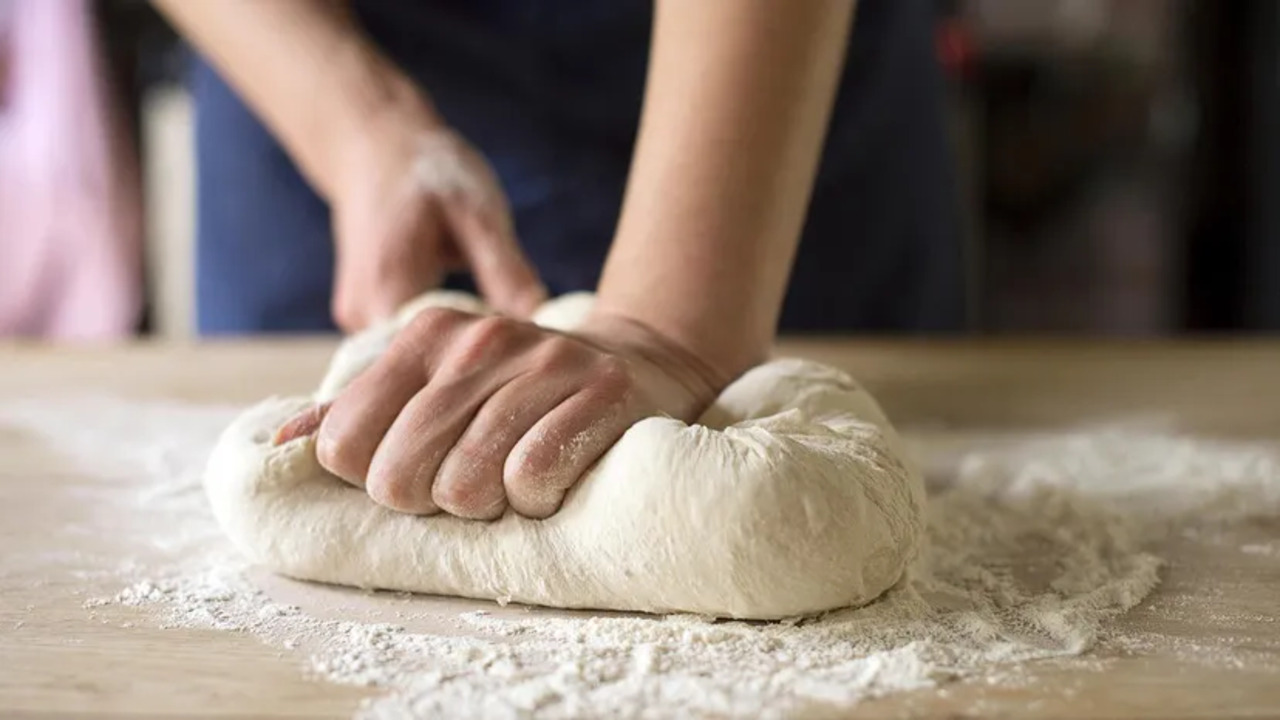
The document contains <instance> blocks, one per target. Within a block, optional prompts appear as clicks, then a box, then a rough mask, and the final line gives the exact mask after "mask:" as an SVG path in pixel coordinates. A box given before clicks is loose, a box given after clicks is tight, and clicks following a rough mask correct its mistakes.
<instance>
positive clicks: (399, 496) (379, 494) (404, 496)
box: [365, 473, 425, 512]
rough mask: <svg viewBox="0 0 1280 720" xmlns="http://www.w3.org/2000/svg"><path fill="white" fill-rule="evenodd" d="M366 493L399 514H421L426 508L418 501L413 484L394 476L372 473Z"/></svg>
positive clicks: (366, 484)
mask: <svg viewBox="0 0 1280 720" xmlns="http://www.w3.org/2000/svg"><path fill="white" fill-rule="evenodd" d="M365 492H367V493H368V494H369V497H370V498H371V499H372V500H373V501H374V502H376V503H378V504H379V505H382V506H384V507H387V508H390V509H392V510H395V511H397V512H419V511H421V510H424V509H425V508H423V507H421V505H420V503H418V502H417V501H416V493H415V492H414V488H413V484H412V483H410V482H407V481H405V480H404V479H401V478H397V477H396V476H394V475H388V474H383V473H376V474H375V473H370V475H369V479H368V481H367V482H366V483H365Z"/></svg>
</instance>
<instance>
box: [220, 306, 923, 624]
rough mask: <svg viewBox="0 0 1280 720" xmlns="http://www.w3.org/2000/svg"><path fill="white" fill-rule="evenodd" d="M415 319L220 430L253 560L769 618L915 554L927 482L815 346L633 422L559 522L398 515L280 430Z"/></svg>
mask: <svg viewBox="0 0 1280 720" xmlns="http://www.w3.org/2000/svg"><path fill="white" fill-rule="evenodd" d="M439 298H440V296H438V295H432V296H428V297H427V298H424V299H423V300H421V301H419V303H418V305H417V306H418V309H421V307H425V306H428V305H430V304H434V303H436V302H438V301H439ZM453 300H456V298H453V299H452V300H451V301H450V302H452V301H453ZM589 306H590V298H589V297H587V298H585V299H584V298H582V297H570V298H568V299H564V300H561V301H559V302H555V301H553V302H552V303H549V304H548V306H547V307H545V308H543V310H542V311H540V312H539V313H538V319H539V320H540V321H541V322H544V323H546V324H548V325H555V326H557V327H560V328H569V327H572V326H573V324H574V323H576V322H577V320H578V319H580V318H581V317H583V316H584V315H585V312H586V310H587V309H588V308H589ZM409 317H410V314H409V313H404V314H402V315H401V316H400V317H399V318H398V319H397V320H396V321H395V323H393V324H392V325H391V326H389V327H381V328H374V329H372V330H369V331H366V332H365V333H362V334H360V335H357V336H355V337H353V338H351V339H350V340H348V341H347V343H345V344H344V346H343V347H342V348H341V349H340V350H339V351H338V353H337V355H336V356H335V358H334V363H333V367H332V368H331V369H330V371H329V374H328V376H327V377H326V378H325V382H324V383H323V384H322V386H321V389H320V391H319V392H318V393H317V396H316V398H286V399H271V400H267V401H265V402H263V403H261V404H259V405H257V406H256V407H253V408H251V409H249V410H248V411H247V412H245V413H244V414H243V415H242V416H241V417H239V418H238V419H237V420H236V421H235V422H234V423H233V424H232V425H231V426H230V427H229V428H227V430H226V431H225V432H224V433H223V435H222V438H221V439H220V440H219V442H218V445H217V447H216V448H215V449H214V452H213V455H212V457H211V458H210V460H209V466H208V469H207V472H206V476H205V484H206V488H207V490H208V492H209V497H210V500H211V502H212V505H213V509H214V512H215V514H216V515H217V517H218V520H219V521H220V522H221V524H222V526H223V528H224V529H225V531H226V532H227V534H228V535H229V536H230V537H231V539H232V540H233V541H234V542H235V543H236V544H237V545H238V546H239V547H240V549H241V550H242V551H243V552H244V553H246V554H247V555H248V556H249V557H250V558H251V559H252V560H253V561H255V562H257V563H260V564H263V565H265V566H267V567H269V568H271V569H273V570H275V571H276V572H280V573H283V574H285V575H289V576H292V577H296V578H302V579H306V580H317V581H322V582H329V583H337V584H343V585H355V586H359V587H368V588H384V589H394V590H411V591H415V592H423V593H432V594H439V595H460V596H465V597H474V598H486V599H497V600H502V601H505V600H513V601H516V602H524V603H531V604H538V605H549V606H554V607H565V608H598V609H612V610H632V611H646V612H690V613H699V614H706V615H714V616H720V617H734V618H757V619H776V618H784V617H793V616H799V615H807V614H812V613H817V612H821V611H824V610H830V609H833V608H839V607H845V606H850V605H860V604H864V603H867V602H870V601H871V600H873V599H875V598H876V597H877V596H879V595H880V594H881V593H883V592H884V591H885V590H887V589H888V588H889V587H891V586H892V585H893V584H894V583H896V582H897V581H898V580H899V579H900V578H901V577H902V576H903V574H904V573H905V571H906V568H907V566H908V564H909V563H910V561H911V560H912V559H913V558H914V557H915V555H916V553H917V551H918V548H919V546H920V543H921V542H922V537H923V531H924V488H923V484H922V482H921V480H920V478H919V475H918V474H917V473H916V472H914V470H913V469H911V468H910V467H909V466H908V464H907V463H906V462H905V461H904V458H903V454H902V451H901V447H900V443H899V440H898V438H897V436H896V434H895V433H894V431H893V428H892V427H891V426H890V425H889V422H888V421H887V420H886V419H885V417H884V415H883V413H881V411H880V408H879V407H878V406H877V405H876V403H875V401H874V400H873V399H872V398H871V397H870V395H868V394H867V393H866V392H865V391H864V390H862V389H861V388H860V387H859V386H858V385H857V384H856V383H855V382H854V381H853V380H852V379H850V378H849V377H848V376H846V375H845V374H843V373H841V372H840V371H838V370H835V369H833V368H830V367H826V366H824V365H820V364H817V363H813V362H808V361H803V360H776V361H773V362H769V363H766V364H764V365H761V366H759V367H757V368H755V369H753V370H751V371H750V372H748V373H746V374H745V375H743V376H742V377H741V378H739V379H738V380H737V381H735V382H734V383H733V384H731V385H730V386H729V387H728V388H726V389H725V391H724V392H723V393H722V394H721V395H720V397H719V398H718V399H717V400H716V402H715V403H714V405H713V406H712V407H711V408H710V409H709V410H707V412H706V413H705V414H704V415H703V417H702V418H701V419H700V421H699V423H698V424H695V425H687V424H685V423H683V422H680V421H677V420H673V419H670V418H661V417H654V418H648V419H646V420H642V421H640V422H638V423H636V424H635V425H634V426H632V427H631V429H630V430H628V431H627V433H626V434H625V435H624V436H623V437H622V439H621V440H619V441H618V443H617V444H616V445H614V447H613V448H612V449H611V450H610V451H609V452H608V453H606V454H605V456H604V457H603V458H601V460H600V461H599V462H598V463H597V464H596V465H595V467H593V468H592V470H591V471H590V472H588V473H587V475H586V476H585V477H584V478H583V479H582V481H581V482H580V483H579V484H578V485H577V486H576V487H575V488H574V489H573V490H572V491H571V492H570V494H569V496H568V497H567V498H566V501H565V504H564V506H563V507H562V508H561V510H560V511H559V512H558V513H556V515H554V516H553V517H551V518H550V519H547V520H529V519H526V518H523V517H520V516H518V515H515V514H513V513H510V512H508V514H506V515H505V516H503V517H502V518H501V519H499V520H497V521H495V522H491V523H485V522H479V521H472V520H462V519H459V518H455V517H451V516H446V515H438V516H434V517H417V516H411V515H403V514H398V513H395V512H393V511H391V510H388V509H386V508H383V507H381V506H379V505H377V504H375V503H374V502H373V501H372V500H370V499H369V497H368V496H367V495H365V493H364V492H363V491H361V490H359V489H357V488H354V487H352V486H350V485H347V484H346V483H344V482H342V481H341V480H339V479H338V478H336V477H334V476H333V475H330V474H329V473H328V472H326V471H325V470H324V469H323V468H321V467H320V465H319V464H318V463H317V461H316V457H315V445H314V441H313V439H312V438H300V439H298V440H295V441H293V442H290V443H287V444H285V445H283V446H281V447H274V446H272V445H271V441H270V438H271V436H272V434H273V433H274V431H275V429H276V428H277V427H278V426H279V425H280V424H281V423H283V422H284V421H285V420H286V419H288V418H289V417H290V416H292V415H293V414H294V413H296V412H298V411H300V410H301V409H303V408H305V407H306V406H307V405H308V404H310V403H312V402H314V401H315V400H316V399H324V398H327V397H332V395H333V394H335V393H336V392H338V391H339V390H340V389H341V387H342V386H343V385H345V383H346V382H348V381H349V380H350V379H351V378H353V377H354V376H355V375H356V374H358V373H359V371H360V370H361V369H362V368H363V367H364V366H365V365H367V364H368V363H370V362H372V361H373V359H375V358H376V357H377V354H378V352H381V349H382V348H385V346H386V343H387V342H389V341H390V338H391V337H392V336H393V335H394V332H395V329H396V327H398V326H399V325H400V324H402V323H404V322H407V321H408V319H409Z"/></svg>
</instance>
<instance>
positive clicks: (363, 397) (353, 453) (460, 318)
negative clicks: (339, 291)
mask: <svg viewBox="0 0 1280 720" xmlns="http://www.w3.org/2000/svg"><path fill="white" fill-rule="evenodd" d="M471 317H472V316H470V315H468V314H466V313H462V312H458V311H456V310H448V309H444V308H430V309H427V310H424V311H423V312H421V313H419V314H418V316H417V317H416V318H414V320H413V321H412V322H411V323H409V324H408V325H407V326H406V327H405V328H404V329H403V330H401V332H400V333H399V334H398V335H397V336H396V339H395V340H394V341H393V342H392V343H391V347H389V348H388V349H387V352H386V353H384V354H383V356H382V357H381V358H379V359H378V360H377V362H375V363H374V364H373V365H372V366H370V367H369V369H368V370H366V371H364V372H363V373H361V374H360V375H358V376H356V379H355V380H353V381H352V382H351V384H350V385H348V386H347V387H346V389H345V390H343V392H342V393H341V394H340V395H339V396H338V397H337V398H336V399H335V400H334V401H333V403H332V405H331V407H330V408H329V411H328V412H327V413H326V414H325V416H324V419H323V421H322V422H321V423H320V428H319V431H318V433H317V435H316V458H317V459H318V460H319V461H320V465H321V466H322V467H324V468H325V469H326V470H328V471H329V472H331V473H333V474H334V475H337V476H338V477H340V478H342V479H343V480H346V481H347V482H349V483H351V484H352V485H356V486H363V485H364V480H365V476H366V475H367V474H368V472H369V464H370V462H371V461H372V459H373V454H374V452H375V451H376V450H377V449H378V444H379V443H381V442H382V438H383V436H384V435H386V433H387V430H388V429H389V428H390V427H391V424H392V423H393V422H395V419H396V417H397V416H398V415H399V414H400V412H401V411H402V410H403V409H404V407H405V405H406V404H408V402H409V400H410V399H412V398H413V397H414V395H416V394H417V393H418V391H419V390H421V389H422V387H423V386H424V385H425V384H426V383H427V380H428V379H429V376H430V374H431V371H432V369H433V367H434V365H435V364H436V363H437V361H438V355H439V353H440V348H444V347H448V345H449V339H450V338H451V337H452V336H453V335H455V334H456V333H458V332H459V331H460V330H461V329H462V328H463V327H464V326H465V325H466V324H467V323H468V321H469V319H470V318H471Z"/></svg>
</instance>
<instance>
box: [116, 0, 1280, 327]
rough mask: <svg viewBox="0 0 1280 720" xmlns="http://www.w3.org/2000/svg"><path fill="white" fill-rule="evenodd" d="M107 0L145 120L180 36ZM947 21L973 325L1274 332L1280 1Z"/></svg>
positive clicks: (994, 2) (125, 0) (1018, 6)
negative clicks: (146, 107) (148, 99)
mask: <svg viewBox="0 0 1280 720" xmlns="http://www.w3.org/2000/svg"><path fill="white" fill-rule="evenodd" d="M99 3H100V4H99V13H98V22H99V25H100V28H101V33H102V37H103V38H104V40H105V43H106V47H107V50H108V53H109V55H110V60H111V65H112V68H113V72H114V76H115V82H116V87H117V89H118V90H119V92H120V93H121V95H122V96H123V98H124V105H125V107H126V108H127V109H128V110H130V112H131V115H132V118H133V122H134V127H135V132H137V130H138V128H139V127H140V125H139V122H140V121H139V118H140V117H141V116H142V114H143V110H142V109H143V107H144V104H145V100H146V97H147V96H148V93H150V92H152V91H154V90H155V89H156V88H161V87H166V86H176V85H178V84H180V83H181V80H182V75H183V69H184V65H185V63H184V58H185V54H184V50H183V49H182V47H181V46H180V45H179V44H178V43H177V42H176V40H175V38H174V36H173V34H172V32H170V31H169V29H168V28H167V27H166V26H165V24H164V23H163V21H161V20H160V19H159V18H158V17H157V16H156V14H155V13H154V11H153V10H152V9H151V8H150V7H149V6H148V5H147V4H146V3H145V2H144V1H143V0H99ZM938 38H939V42H938V52H939V58H940V60H941V61H942V62H943V63H944V65H945V66H946V69H947V72H948V77H949V78H950V85H951V87H950V94H951V105H952V111H953V117H952V119H953V121H954V122H953V127H954V129H955V147H956V153H957V157H958V159H959V161H960V166H961V170H962V173H961V175H962V177H963V178H965V183H964V185H965V186H964V188H963V195H964V197H963V200H964V202H965V206H966V208H967V210H968V228H967V230H968V232H967V233H966V234H967V241H966V242H967V243H968V251H969V252H968V256H969V258H970V261H971V262H970V277H969V287H970V290H971V300H972V302H971V305H972V318H971V326H972V328H973V330H974V331H976V332H982V333H1027V332H1032V333H1055V334H1062V333H1087V334H1107V335H1160V334H1171V333H1183V332H1200V333H1202V332H1216V331H1248V332H1270V331H1273V330H1280V134H1277V132H1276V131H1277V129H1280V56H1278V55H1277V47H1278V44H1280V5H1278V4H1277V3H1276V2H1274V1H1273V0H986V1H982V0H971V1H966V0H952V1H950V2H939V3H938ZM140 146H141V147H143V152H144V153H145V152H146V147H145V145H144V144H143V145H140Z"/></svg>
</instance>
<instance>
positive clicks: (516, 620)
mask: <svg viewBox="0 0 1280 720" xmlns="http://www.w3.org/2000/svg"><path fill="white" fill-rule="evenodd" d="M233 413H234V411H233V410H231V409H227V408H208V407H190V406H178V405H166V404H160V403H150V404H139V403H125V402H123V401H115V400H109V399H100V400H95V401H83V400H77V401H74V402H73V401H67V402H65V403H59V402H50V401H41V402H31V403H22V404H11V405H9V406H4V407H0V423H4V424H6V425H13V426H17V427H19V428H20V429H23V430H26V431H29V432H34V433H37V434H39V435H42V436H44V437H45V438H46V439H47V440H49V441H52V440H53V439H54V438H55V437H56V438H57V442H58V443H59V445H58V447H59V450H60V452H62V453H64V454H66V455H68V456H70V457H71V458H73V459H77V460H79V461H81V462H82V464H83V465H84V468H85V469H86V470H89V471H91V472H92V474H93V476H94V477H95V482H97V481H98V480H100V481H101V483H102V485H103V492H102V493H101V494H100V495H98V496H96V497H97V499H98V502H99V509H98V510H97V511H96V514H95V515H94V517H93V518H92V520H91V522H90V524H92V523H98V524H99V525H100V526H101V529H102V530H109V531H110V533H109V534H111V535H112V536H113V537H119V538H120V540H119V542H120V543H121V548H120V552H118V553H116V554H115V555H114V556H113V557H115V560H114V562H115V563H117V565H115V566H114V567H113V569H112V571H113V572H114V573H115V575H114V576H113V577H115V578H117V582H118V581H119V580H124V581H125V582H128V583H129V584H128V585H127V586H126V587H125V588H124V589H123V590H121V591H119V593H117V594H116V595H114V596H109V597H104V598H90V599H88V600H86V601H85V603H84V605H85V607H86V608H87V611H88V612H90V613H96V612H101V611H102V610H103V608H104V607H105V606H109V605H129V606H145V607H147V608H150V609H152V611H153V612H155V617H156V619H157V621H158V622H159V623H160V624H162V625H164V626H172V627H198V628H217V629H224V630H233V631H241V632H249V633H252V634H254V635H255V636H257V637H260V638H261V639H262V640H263V641H264V642H266V643H269V644H271V645H273V646H275V647H278V648H281V649H282V650H285V651H290V652H297V653H299V654H300V655H302V656H305V657H306V658H307V661H306V662H307V666H308V668H309V671H310V672H311V673H313V674H314V675H316V676H318V677H320V678H324V679H327V680H330V681H334V682H340V683H349V684H355V685H361V686H370V687H376V688H380V689H382V690H383V692H382V693H380V694H378V695H377V696H375V697H373V698H372V699H370V700H368V701H367V702H366V703H365V704H364V705H363V706H362V708H361V710H360V711H359V715H360V717H365V718H403V717H438V716H444V715H448V716H450V717H499V718H500V717H512V718H516V717H528V716H532V715H536V716H538V717H548V718H559V717H582V716H592V717H612V716H629V717H637V718H645V717H670V716H675V715H679V716H713V717H794V716H814V715H816V716H825V715H827V714H833V713H838V712H839V711H840V710H842V709H847V708H848V707H850V706H852V705H855V704H857V703H858V702H860V701H862V700H865V699H868V698H872V697H876V696H880V695H884V694H887V693H892V692H896V691H901V690H909V689H914V688H922V687H933V686H937V685H940V684H943V683H947V682H950V681H953V680H957V679H962V678H980V679H984V680H986V681H988V682H992V683H1012V682H1016V681H1017V676H1018V664H1019V663H1021V662H1023V661H1028V660H1034V659H1047V658H1064V657H1072V656H1075V655H1078V654H1080V653H1082V652H1084V651H1086V650H1088V649H1089V648H1090V647H1093V646H1094V645H1095V644H1096V643H1098V642H1099V640H1100V638H1101V637H1103V636H1104V635H1105V623H1106V621H1107V620H1108V619H1110V618H1112V617H1114V616H1116V615H1118V614H1120V613H1123V612H1124V611H1126V610H1128V609H1130V608H1132V607H1133V606H1135V605H1136V604H1137V603H1139V602H1140V601H1141V600H1142V599H1143V598H1144V597H1145V596H1146V595H1147V594H1148V593H1149V592H1150V591H1151V589H1152V588H1153V587H1154V586H1155V585H1156V584H1157V582H1158V571H1159V567H1160V560H1159V559H1158V558H1156V557H1155V556H1153V555H1151V554H1149V552H1148V551H1147V549H1148V548H1150V547H1151V546H1152V545H1153V544H1154V543H1156V542H1158V541H1160V540H1162V539H1165V538H1167V537H1170V536H1172V535H1177V536H1181V537H1185V536H1186V533H1187V531H1188V529H1189V528H1191V529H1200V530H1203V531H1206V532H1208V531H1211V530H1212V529H1213V528H1215V527H1216V528H1220V527H1225V526H1229V525H1232V524H1236V523H1241V522H1245V521H1248V520H1249V519H1251V518H1274V517H1276V516H1280V456H1277V455H1275V454H1273V453H1272V452H1270V451H1268V450H1266V449H1264V448H1262V447H1260V446H1255V445H1244V444H1228V443H1217V442H1207V441H1198V440H1193V439H1187V438H1182V437H1178V436H1175V435H1171V434H1161V433H1150V432H1139V431H1133V430H1123V429H1120V430H1117V429H1106V428H1103V429H1096V430H1091V431H1084V432H1077V433H1071V434H1062V435H1046V436H1041V437H1032V436H1026V437H1022V438H1020V439H1018V440H1016V441H1010V442H1006V443H1002V444H1000V445H999V446H996V447H990V448H988V449H986V450H983V451H980V452H971V453H968V454H967V455H964V456H963V460H962V461H961V462H959V463H958V466H959V468H958V470H956V469H954V468H953V469H952V470H951V471H950V472H949V473H948V477H947V478H946V479H947V482H945V483H935V484H936V485H938V487H939V489H937V491H935V492H933V493H931V497H930V533H929V539H930V545H929V548H928V550H927V552H926V554H925V556H924V557H923V558H922V560H921V561H920V562H919V563H918V565H917V566H916V567H915V568H914V571H913V574H912V577H911V578H910V579H909V580H908V581H904V582H902V583H900V584H899V585H898V586H897V587H895V588H894V589H893V590H891V591H890V592H889V593H888V594H887V595H886V596H884V597H882V598H881V599H880V600H878V601H877V602H875V603H873V604H871V605H869V606H867V607H864V608H859V609H853V610H845V611H840V612H836V613H831V614H829V615H827V616H825V617H822V618H809V619H795V620H792V621H789V622H783V623H742V622H717V621H712V620H710V619H707V618H699V617H688V616H673V617H666V618H657V617H638V616H625V615H617V614H597V615H592V614H590V613H573V614H560V615H551V614H549V613H546V612H542V611H529V612H526V613H523V614H520V613H516V612H514V611H513V610H512V609H507V610H502V611H500V612H499V609H498V608H497V607H496V606H492V607H493V608H494V609H493V612H490V611H488V610H475V611H468V612H462V613H455V614H453V615H451V616H450V617H448V618H446V621H447V623H448V624H449V625H450V627H449V631H448V632H437V633H425V632H414V631H411V630H409V629H407V628H405V627H403V626H402V625H399V624H387V623H367V622H359V621H356V620H345V621H333V620H325V619H320V618H317V617H314V616H311V615H309V614H308V613H306V612H304V611H302V610H301V609H300V608H298V607H297V606H294V605H289V604H282V603H279V602H277V601H275V600H273V599H272V598H271V597H269V596H268V595H267V594H266V593H265V592H264V591H263V590H262V589H260V587H259V585H258V584H257V583H255V581H254V579H253V577H252V574H251V573H250V572H249V568H247V567H245V565H244V563H243V561H241V560H240V559H239V558H238V557H237V556H236V554H235V553H234V551H233V550H232V549H231V548H230V546H229V545H228V544H227V543H226V542H225V541H224V540H223V539H222V536H221V533H220V532H219V530H218V528H217V527H216V525H215V523H214V521H213V519H212V516H211V515H210V513H209V512H208V510H207V508H206V506H205V501H204V496H203V492H202V489H201V487H200V473H201V471H202V469H203V464H204V459H205V456H206V454H207V452H208V450H209V449H210V448H211V447H212V444H213V441H214V439H215V437H216V435H217V433H218V431H219V430H220V429H221V428H222V426H223V425H224V424H225V423H226V422H227V421H228V420H229V419H230V418H231V416H232V415H233ZM908 436H909V437H910V434H909V433H908ZM913 446H914V448H915V451H916V454H917V455H918V456H920V459H921V461H922V463H923V464H924V465H925V466H929V465H930V462H929V460H930V455H931V453H932V452H934V451H933V450H931V443H930V442H928V441H919V440H917V441H916V442H914V443H913ZM935 464H936V463H935ZM106 534H108V533H104V535H106ZM130 548H132V550H130ZM144 549H145V552H144V551H143V550H144ZM1241 551H1242V552H1246V553H1253V554H1274V553H1275V551H1276V546H1275V545H1249V546H1245V547H1242V548H1241ZM131 553H133V554H131ZM144 558H145V559H144ZM99 570H101V568H98V567H89V568H81V569H80V570H78V571H77V572H81V573H85V574H86V576H89V575H92V574H93V573H95V572H97V571H99ZM378 597H381V598H395V597H396V596H391V595H379V596H378ZM399 607H405V608H409V609H410V611H412V608H413V607H414V605H413V601H412V600H403V604H402V605H400V606H399ZM499 614H501V615H503V617H499V616H498V615H499ZM511 615H515V617H508V616H511ZM409 619H411V617H407V618H406V622H408V620H409ZM1121 644H1123V643H1121ZM1130 648H1131V649H1132V650H1134V651H1141V649H1142V648H1141V646H1140V643H1138V642H1136V641H1135V642H1131V643H1130Z"/></svg>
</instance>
